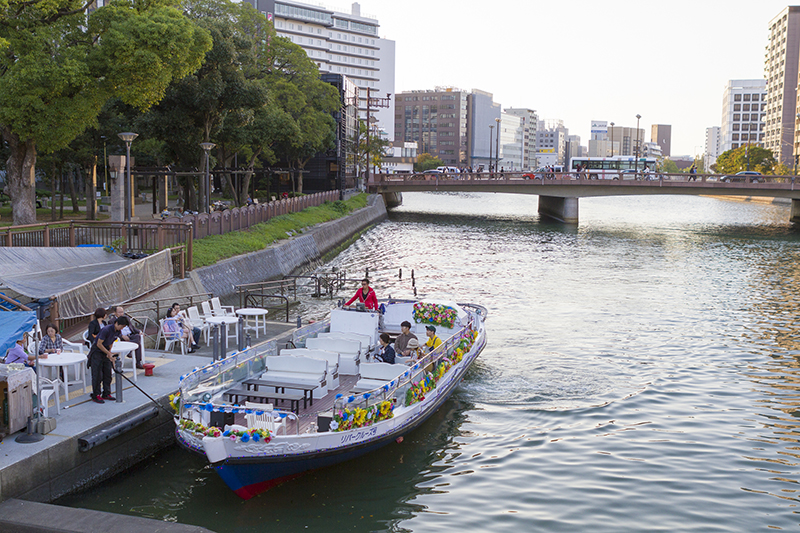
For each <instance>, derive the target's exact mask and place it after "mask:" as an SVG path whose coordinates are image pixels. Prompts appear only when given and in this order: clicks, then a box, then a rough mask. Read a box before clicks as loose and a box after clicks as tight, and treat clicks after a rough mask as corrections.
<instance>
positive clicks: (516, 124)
mask: <svg viewBox="0 0 800 533" xmlns="http://www.w3.org/2000/svg"><path fill="white" fill-rule="evenodd" d="M524 120H525V119H524V118H523V117H521V116H517V115H512V114H510V113H506V112H505V111H504V112H503V113H501V114H500V123H499V124H500V138H499V146H500V153H499V154H498V157H497V164H498V166H499V167H500V168H501V169H504V170H517V171H519V170H522V154H523V152H524V149H525V147H524V135H523V121H524Z"/></svg>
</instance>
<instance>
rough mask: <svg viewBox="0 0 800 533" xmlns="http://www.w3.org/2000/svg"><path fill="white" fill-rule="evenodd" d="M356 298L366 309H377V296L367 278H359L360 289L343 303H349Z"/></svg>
mask: <svg viewBox="0 0 800 533" xmlns="http://www.w3.org/2000/svg"><path fill="white" fill-rule="evenodd" d="M356 300H358V301H359V302H360V303H362V304H364V305H365V306H366V308H367V309H373V310H375V311H377V310H378V297H377V296H376V295H375V291H374V290H373V289H372V288H371V287H370V286H369V279H367V278H364V279H362V280H361V289H359V290H358V291H356V293H355V295H354V296H353V297H352V298H350V300H349V301H348V302H347V303H346V304H344V305H350V304H351V303H353V302H354V301H356Z"/></svg>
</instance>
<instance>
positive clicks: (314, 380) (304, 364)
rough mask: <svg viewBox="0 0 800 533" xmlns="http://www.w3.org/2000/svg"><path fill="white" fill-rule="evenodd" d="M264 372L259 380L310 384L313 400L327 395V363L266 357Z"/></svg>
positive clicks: (300, 357) (304, 358)
mask: <svg viewBox="0 0 800 533" xmlns="http://www.w3.org/2000/svg"><path fill="white" fill-rule="evenodd" d="M265 359H266V360H265V363H266V366H267V369H266V371H265V372H264V373H263V374H261V376H260V379H263V380H270V381H275V382H280V383H286V386H287V387H290V385H289V384H291V383H295V384H297V383H303V384H311V385H313V386H314V388H313V390H312V391H311V394H312V397H313V398H323V397H324V396H325V395H326V394H328V382H327V376H328V362H327V361H323V360H319V359H312V358H310V357H303V356H299V357H294V356H292V357H288V356H281V355H268V356H267V357H266V358H265Z"/></svg>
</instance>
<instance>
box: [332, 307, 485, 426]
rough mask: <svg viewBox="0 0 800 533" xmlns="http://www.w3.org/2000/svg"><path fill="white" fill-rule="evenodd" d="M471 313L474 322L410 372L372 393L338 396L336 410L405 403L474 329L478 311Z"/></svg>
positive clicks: (335, 401) (457, 332) (423, 359)
mask: <svg viewBox="0 0 800 533" xmlns="http://www.w3.org/2000/svg"><path fill="white" fill-rule="evenodd" d="M459 305H460V304H459ZM471 313H474V316H472V320H471V321H470V322H469V323H468V324H467V325H465V326H463V327H461V328H460V329H459V330H457V331H456V332H455V333H453V335H451V336H450V337H448V338H447V340H445V341H443V342H442V344H441V345H440V346H439V347H438V348H436V349H434V350H433V351H432V352H430V353H429V354H427V355H425V357H423V358H422V359H420V360H419V361H417V362H415V363H414V364H413V365H411V366H410V367H409V368H408V370H406V371H405V372H403V373H402V374H401V375H399V376H398V377H397V379H394V380H392V381H390V382H388V383H386V384H385V385H382V386H380V387H378V388H375V389H373V390H371V391H367V392H363V393H358V394H350V395H344V394H337V395H336V398H335V399H334V410H335V411H339V410H342V409H353V408H364V409H366V408H368V407H370V406H371V405H375V404H379V403H381V402H383V401H386V400H389V399H391V398H398V397H399V398H400V399H401V401H403V400H404V398H405V393H406V391H407V390H408V389H409V388H410V387H411V386H412V385H414V384H416V383H419V382H420V381H421V380H423V379H424V378H425V372H430V371H431V370H432V369H434V368H436V367H437V366H438V364H439V362H440V361H441V360H442V359H443V358H445V357H449V356H451V355H452V354H453V351H454V350H455V349H456V347H457V345H458V344H459V343H460V342H461V339H462V338H464V336H465V334H466V333H467V332H468V331H471V330H472V329H473V327H474V323H475V322H474V321H475V320H477V319H478V318H479V317H478V312H477V311H471Z"/></svg>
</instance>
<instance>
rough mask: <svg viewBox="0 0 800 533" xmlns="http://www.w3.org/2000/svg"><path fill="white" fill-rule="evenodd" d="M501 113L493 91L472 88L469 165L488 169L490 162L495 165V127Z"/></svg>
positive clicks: (468, 119) (468, 133) (469, 119)
mask: <svg viewBox="0 0 800 533" xmlns="http://www.w3.org/2000/svg"><path fill="white" fill-rule="evenodd" d="M500 113H501V111H500V104H498V103H497V102H495V101H494V96H493V95H492V93H488V92H485V91H481V90H478V89H472V91H471V92H470V93H469V94H468V95H467V139H468V140H467V143H468V144H467V165H469V166H471V167H472V168H473V169H478V168H480V167H483V168H485V169H487V170H488V169H489V165H490V164H492V165H494V160H495V159H494V149H495V148H494V147H495V129H496V127H497V119H499V118H500ZM490 145H491V147H490ZM489 156H491V161H490V160H489Z"/></svg>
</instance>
